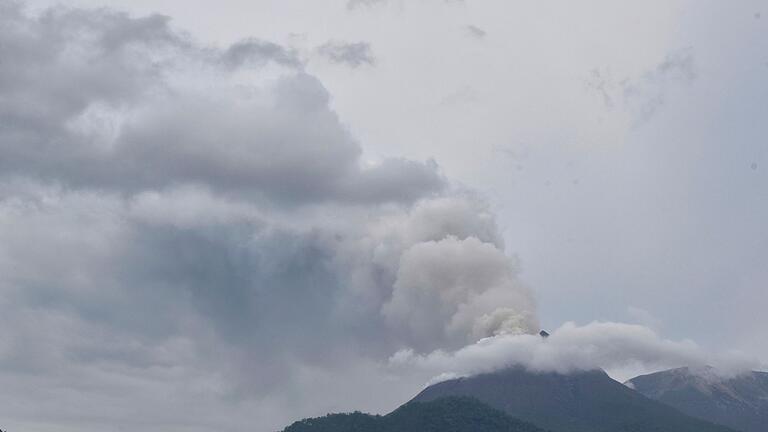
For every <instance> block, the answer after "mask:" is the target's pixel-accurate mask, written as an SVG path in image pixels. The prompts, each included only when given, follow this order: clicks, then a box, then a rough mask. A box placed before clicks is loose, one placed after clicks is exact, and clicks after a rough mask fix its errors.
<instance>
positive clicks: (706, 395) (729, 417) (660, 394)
mask: <svg viewBox="0 0 768 432" xmlns="http://www.w3.org/2000/svg"><path fill="white" fill-rule="evenodd" d="M626 384H627V386H629V387H630V388H633V389H635V390H636V391H638V392H640V393H642V394H643V395H645V396H647V397H649V398H652V399H655V400H658V401H659V402H663V403H665V404H667V405H669V406H671V407H674V408H676V409H678V410H679V411H681V412H683V413H686V414H688V415H690V416H694V417H698V418H701V419H705V420H708V421H711V422H714V423H719V424H722V425H726V426H729V427H732V428H734V429H738V430H740V431H744V432H764V431H766V430H768V373H766V372H747V373H742V374H738V375H736V376H730V377H729V376H724V375H723V374H722V373H718V371H717V370H715V369H713V368H710V367H706V368H688V367H683V368H677V369H671V370H667V371H663V372H657V373H653V374H649V375H642V376H638V377H636V378H632V379H631V380H629V381H627V383H626Z"/></svg>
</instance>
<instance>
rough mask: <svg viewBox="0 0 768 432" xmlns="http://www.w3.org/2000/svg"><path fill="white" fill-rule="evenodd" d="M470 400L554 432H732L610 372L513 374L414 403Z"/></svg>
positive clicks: (430, 391)
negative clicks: (651, 396) (636, 388)
mask: <svg viewBox="0 0 768 432" xmlns="http://www.w3.org/2000/svg"><path fill="white" fill-rule="evenodd" d="M448 396H470V397H474V398H476V399H478V400H480V401H481V402H484V403H486V404H488V405H490V406H491V407H494V408H497V409H499V410H502V411H504V412H506V413H507V414H509V415H510V416H512V417H515V418H519V419H521V420H523V421H527V422H530V423H533V424H535V425H537V426H539V427H542V428H544V429H550V430H552V431H554V432H606V431H609V432H726V431H731V430H730V429H728V428H726V427H724V426H720V425H715V424H712V423H709V422H706V421H703V420H700V419H697V418H693V417H690V416H688V415H685V414H683V413H681V412H679V411H677V410H675V409H673V408H671V407H669V406H667V405H664V404H662V403H659V402H657V401H654V400H651V399H649V398H647V397H645V396H643V395H641V394H640V393H638V392H635V391H634V390H631V389H630V388H628V387H626V386H624V385H622V384H621V383H619V382H617V381H615V380H613V379H611V378H610V377H609V376H608V375H607V374H606V373H605V372H603V371H600V370H597V371H589V372H576V373H573V374H568V375H564V374H558V373H533V372H528V371H526V370H524V369H522V368H509V369H504V370H501V371H497V372H494V373H488V374H482V375H477V376H473V377H469V378H459V379H454V380H450V381H444V382H441V383H438V384H435V385H433V386H430V387H428V388H426V389H425V390H424V391H422V392H421V393H419V394H418V395H417V396H416V397H415V398H414V399H413V401H414V402H428V401H433V400H437V399H440V398H444V397H448Z"/></svg>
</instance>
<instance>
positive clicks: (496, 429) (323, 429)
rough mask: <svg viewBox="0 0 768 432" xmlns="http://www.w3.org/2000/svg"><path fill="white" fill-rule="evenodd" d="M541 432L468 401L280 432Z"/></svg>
mask: <svg viewBox="0 0 768 432" xmlns="http://www.w3.org/2000/svg"><path fill="white" fill-rule="evenodd" d="M478 431H483V432H543V431H542V430H541V429H539V428H538V427H536V426H534V425H532V424H530V423H526V422H523V421H520V420H517V419H514V418H512V417H510V416H509V415H507V414H504V413H503V412H501V411H499V410H496V409H494V408H491V407H489V406H488V405H485V404H483V403H482V402H480V401H478V400H476V399H472V398H468V397H447V398H441V399H438V400H435V401H431V402H411V403H408V404H406V405H403V406H402V407H400V408H398V409H397V410H395V411H393V412H392V413H390V414H387V415H386V416H378V415H370V414H363V413H359V412H355V413H351V414H330V415H327V416H325V417H318V418H313V419H305V420H301V421H298V422H296V423H294V424H292V425H291V426H289V427H287V428H286V429H285V430H284V431H283V432H478Z"/></svg>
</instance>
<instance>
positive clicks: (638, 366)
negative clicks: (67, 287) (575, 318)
mask: <svg viewBox="0 0 768 432" xmlns="http://www.w3.org/2000/svg"><path fill="white" fill-rule="evenodd" d="M389 363H390V366H391V367H393V368H394V369H401V370H402V369H403V368H405V369H409V370H412V369H416V370H420V371H423V372H427V373H429V374H430V375H432V376H435V377H436V378H433V380H432V382H435V381H440V380H443V379H448V378H451V377H457V376H469V375H475V374H480V373H486V372H492V371H494V370H499V369H503V368H506V367H512V366H522V367H525V368H526V369H528V370H530V371H533V372H558V373H571V372H575V371H584V370H593V369H598V368H602V369H605V370H607V371H609V373H610V372H611V371H621V370H626V369H633V370H646V371H652V370H660V369H668V368H673V367H679V366H694V367H703V366H705V365H712V366H714V367H715V368H717V369H718V370H720V371H722V372H723V373H726V374H728V373H737V372H739V371H745V370H749V369H752V368H755V367H757V366H758V365H759V363H758V362H757V361H755V360H753V359H751V358H749V357H747V356H744V355H742V354H739V353H726V354H722V353H721V354H712V353H709V352H707V351H706V350H704V349H703V348H701V347H700V346H698V345H697V344H696V343H694V342H693V341H690V340H682V341H673V340H669V339H664V338H662V337H660V336H659V335H658V334H656V333H655V332H654V331H653V330H651V329H649V328H647V327H644V326H641V325H634V324H623V323H615V322H593V323H590V324H587V325H583V326H578V325H576V324H574V323H572V322H568V323H565V324H563V325H562V326H561V327H560V328H558V329H557V330H555V331H554V332H552V334H551V336H549V337H548V338H543V337H540V336H534V335H515V334H502V335H498V336H493V337H489V338H485V339H481V340H479V341H478V342H477V343H474V344H471V345H468V346H466V347H464V348H461V349H459V350H457V351H452V352H449V351H443V350H437V351H434V352H432V353H430V354H426V355H419V354H416V353H414V352H413V351H412V350H401V351H399V352H397V353H396V354H395V355H393V356H392V357H391V358H390V361H389Z"/></svg>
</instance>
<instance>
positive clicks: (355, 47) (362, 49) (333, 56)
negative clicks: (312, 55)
mask: <svg viewBox="0 0 768 432" xmlns="http://www.w3.org/2000/svg"><path fill="white" fill-rule="evenodd" d="M317 50H318V52H319V53H320V55H322V56H323V57H325V58H327V59H328V60H329V61H331V62H333V63H338V64H343V65H346V66H349V67H351V68H357V67H360V66H362V65H369V66H372V65H374V63H375V62H376V60H375V59H374V57H373V52H372V51H371V46H370V44H368V43H366V42H354V43H346V42H338V41H328V42H326V43H325V44H323V45H321V46H320V47H319V48H318V49H317Z"/></svg>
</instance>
